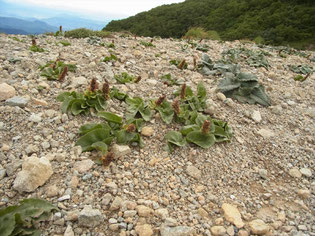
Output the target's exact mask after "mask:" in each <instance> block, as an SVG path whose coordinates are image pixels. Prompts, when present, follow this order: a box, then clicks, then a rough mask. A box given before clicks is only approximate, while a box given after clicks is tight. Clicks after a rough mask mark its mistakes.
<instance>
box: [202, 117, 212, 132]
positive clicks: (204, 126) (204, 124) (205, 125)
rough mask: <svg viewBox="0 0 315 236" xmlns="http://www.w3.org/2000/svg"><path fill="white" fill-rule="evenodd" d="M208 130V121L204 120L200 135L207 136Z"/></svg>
mask: <svg viewBox="0 0 315 236" xmlns="http://www.w3.org/2000/svg"><path fill="white" fill-rule="evenodd" d="M209 130H210V121H209V120H205V122H203V124H202V128H201V133H203V134H207V133H208V132H209Z"/></svg>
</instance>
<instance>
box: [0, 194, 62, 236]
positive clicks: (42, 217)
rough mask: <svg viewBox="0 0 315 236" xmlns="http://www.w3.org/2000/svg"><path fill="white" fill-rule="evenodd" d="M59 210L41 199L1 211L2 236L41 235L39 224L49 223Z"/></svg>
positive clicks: (30, 199)
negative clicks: (52, 215) (53, 214)
mask: <svg viewBox="0 0 315 236" xmlns="http://www.w3.org/2000/svg"><path fill="white" fill-rule="evenodd" d="M55 211H58V208H57V207H55V206H54V205H52V204H51V203H49V202H47V201H45V200H41V199H33V198H29V199H24V200H22V201H20V204H19V205H15V206H9V207H6V208H2V209H0V233H1V236H13V235H40V231H39V230H38V229H37V228H36V227H37V226H36V225H37V224H38V223H39V222H42V221H47V220H49V219H50V218H51V214H52V213H53V212H55Z"/></svg>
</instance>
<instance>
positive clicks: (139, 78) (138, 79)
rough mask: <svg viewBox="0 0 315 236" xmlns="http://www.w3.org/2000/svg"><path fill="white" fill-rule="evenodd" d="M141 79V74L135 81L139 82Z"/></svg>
mask: <svg viewBox="0 0 315 236" xmlns="http://www.w3.org/2000/svg"><path fill="white" fill-rule="evenodd" d="M140 80H141V76H140V75H139V76H138V77H137V78H136V80H135V83H139V82H140Z"/></svg>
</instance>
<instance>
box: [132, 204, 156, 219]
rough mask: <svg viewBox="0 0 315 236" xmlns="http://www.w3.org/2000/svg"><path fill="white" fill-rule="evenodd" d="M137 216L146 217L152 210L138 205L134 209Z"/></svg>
mask: <svg viewBox="0 0 315 236" xmlns="http://www.w3.org/2000/svg"><path fill="white" fill-rule="evenodd" d="M136 210H137V212H138V215H139V216H142V217H148V216H150V215H151V214H152V213H153V210H152V209H151V208H150V207H147V206H144V205H139V206H137V207H136Z"/></svg>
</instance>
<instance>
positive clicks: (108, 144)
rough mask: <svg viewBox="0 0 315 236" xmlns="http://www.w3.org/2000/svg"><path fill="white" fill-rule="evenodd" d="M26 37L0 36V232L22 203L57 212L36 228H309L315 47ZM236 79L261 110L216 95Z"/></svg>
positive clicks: (236, 233)
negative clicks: (262, 96)
mask: <svg viewBox="0 0 315 236" xmlns="http://www.w3.org/2000/svg"><path fill="white" fill-rule="evenodd" d="M61 42H62V43H61ZM36 43H37V45H38V46H39V47H42V48H43V49H44V50H45V51H44V52H41V53H39V52H33V51H31V50H30V49H29V47H30V45H31V39H30V38H29V37H28V36H26V35H15V37H12V36H11V35H5V34H0V196H1V197H0V213H1V214H0V235H2V233H3V232H4V231H2V230H4V229H8V227H11V226H12V222H13V223H14V220H16V221H17V222H19V223H20V224H22V223H23V222H22V221H21V220H20V219H21V216H20V215H18V214H15V215H13V214H9V215H8V212H4V211H1V210H3V209H4V208H5V207H8V206H11V205H15V204H18V202H19V201H20V200H22V199H25V198H40V199H45V200H47V201H48V202H50V203H52V204H54V205H55V206H56V207H58V212H55V213H54V214H53V216H52V217H48V216H49V215H48V214H47V215H46V216H47V217H46V219H47V220H46V221H43V222H41V223H36V224H35V225H36V227H39V228H40V230H41V231H42V235H45V236H48V235H56V236H57V235H64V236H73V235H80V236H89V235H90V236H129V235H132V236H170V235H172V236H183V235H186V236H212V235H214V236H216V235H222V236H226V235H229V236H249V235H266V236H272V235H275V236H276V235H279V236H280V235H283V236H284V235H295V236H307V235H314V231H315V228H314V226H315V219H314V206H315V204H314V203H315V196H314V192H315V185H314V181H315V169H314V167H315V152H314V144H315V126H314V123H315V122H314V121H315V99H314V98H315V82H314V81H315V73H314V72H313V73H312V71H314V69H315V63H314V61H315V53H314V52H313V51H296V50H292V49H290V48H284V47H273V46H263V45H260V46H258V45H255V44H251V43H241V42H240V41H233V42H218V41H211V40H204V41H203V42H202V43H201V44H199V41H194V40H191V41H190V42H188V41H187V40H181V39H161V38H147V37H137V38H135V37H134V36H128V35H126V34H124V35H121V34H120V33H119V34H118V33H117V34H113V35H112V37H111V38H97V37H92V38H84V39H82V38H81V39H77V38H75V39H71V38H63V37H62V36H58V37H54V36H49V35H37V36H36ZM150 43H151V44H150ZM63 45H68V46H63ZM201 50H202V51H201ZM206 55H208V56H209V58H210V59H211V61H210V60H209V58H208V59H207V57H206ZM57 59H58V60H57ZM183 59H185V61H186V63H187V65H186V66H185V63H183V62H182V60H183ZM176 61H179V62H182V63H180V64H181V65H182V66H179V65H178V66H176V65H174V64H176V63H177V62H176ZM47 63H50V64H47ZM63 63H65V64H67V68H68V72H67V73H64V71H67V70H66V69H64V68H65V67H64V68H63V69H61V68H62V67H61V65H62V64H63ZM46 64H47V65H46ZM45 65H46V67H45ZM73 65H76V68H75V67H74V66H73ZM205 65H206V67H205ZM180 67H181V69H180ZM40 68H41V69H42V71H41V69H40ZM55 71H57V72H58V73H60V74H61V75H62V74H63V75H65V77H63V78H62V77H60V78H59V74H58V73H57V74H54V73H53V72H55ZM199 71H202V72H205V73H206V74H207V75H204V74H202V73H200V72H199ZM124 72H125V73H128V74H129V75H130V76H120V75H126V74H122V73H124ZM235 73H236V75H237V78H240V79H242V80H241V82H240V81H238V83H239V84H236V85H235V84H234V85H233V86H232V88H233V89H234V88H239V87H238V86H239V85H240V84H242V87H241V89H243V90H242V91H240V93H238V94H237V95H238V96H239V97H240V95H241V92H242V93H243V94H245V95H247V94H248V93H249V91H251V89H252V88H254V87H255V86H256V85H257V83H256V82H257V81H256V80H258V82H259V84H260V85H261V86H264V88H265V92H266V94H267V95H268V97H269V98H270V104H268V105H270V106H262V105H259V104H248V103H242V102H240V101H238V100H237V99H234V98H233V99H231V98H229V97H226V96H228V94H227V95H226V96H225V94H223V93H222V92H220V91H219V90H218V85H219V84H221V85H222V82H220V81H221V80H222V79H223V78H228V79H229V78H234V77H233V76H234V74H235ZM300 73H302V74H300ZM115 75H116V76H115ZM298 75H300V77H302V80H303V79H305V80H304V81H296V80H294V78H296V77H297V76H298ZM131 76H133V77H131ZM139 76H140V78H139ZM300 77H298V78H300ZM92 79H93V80H92ZM234 79H236V78H234ZM90 81H94V82H93V83H92V84H90ZM248 83H249V86H245V84H246V85H248ZM96 84H99V89H101V91H98V92H95V90H96V89H97V86H96ZM243 85H244V86H243ZM114 87H115V88H116V89H115V88H114ZM255 88H256V87H255ZM178 90H180V92H179V94H178V95H176V94H174V92H175V91H178ZM64 92H68V93H64ZM70 92H72V93H70ZM74 92H75V93H74ZM109 92H110V93H109ZM83 93H84V94H83ZM60 94H62V96H59V95H60ZM74 94H75V95H74ZM162 95H165V97H164V99H165V100H164V101H163V102H162V101H161V99H158V98H160V97H162ZM72 96H73V97H72ZM57 97H58V99H57ZM137 97H138V98H137ZM239 97H238V98H239ZM74 99H76V100H74ZM141 99H143V102H139V101H140V100H141ZM150 99H152V102H150ZM84 101H87V102H86V103H84ZM158 101H160V103H159V102H158ZM161 102H162V103H161ZM167 102H169V103H167ZM167 104H172V105H167ZM89 108H90V109H89ZM102 109H104V111H105V112H104V111H103V113H100V114H99V115H101V116H102V118H101V117H99V116H98V115H97V114H98V112H97V111H98V110H102ZM62 111H63V112H62ZM165 111H166V112H165ZM127 115H128V116H129V117H127ZM170 115H171V116H170ZM187 115H189V119H188V118H187V117H188V116H187ZM130 117H135V119H133V118H132V119H131V120H130V119H128V118H130ZM139 117H142V118H145V119H146V121H144V120H141V118H139ZM170 117H171V119H169V118H170ZM166 118H167V119H169V120H167V121H169V122H168V123H167V122H166V121H165V119H166ZM127 119H128V120H129V121H128V122H130V123H128V122H127ZM141 122H142V124H141ZM95 124H99V125H95ZM83 125H85V126H83ZM82 126H83V127H82ZM230 128H231V129H232V131H233V136H232V137H231V135H230V134H231V133H230V132H231V130H230ZM170 131H173V132H174V131H178V132H179V131H182V133H176V134H177V136H175V135H173V136H172V135H171V138H168V137H167V134H169V133H168V132H170ZM227 132H228V133H229V135H227ZM171 134H172V133H171ZM173 134H174V133H173ZM181 136H185V137H186V138H185V139H184V138H182V137H181ZM198 137H202V138H201V139H199V138H198ZM167 140H169V143H168V144H169V146H171V147H173V148H174V150H173V152H167V151H166V150H165V147H169V146H168V145H167ZM192 141H194V142H195V143H193V142H192ZM199 145H209V146H207V148H202V147H200V146H199ZM93 149H94V150H93ZM108 151H110V152H108ZM9 209H11V210H12V208H9ZM13 210H14V208H13ZM24 213H25V214H34V215H35V218H37V217H38V216H39V215H40V214H42V211H34V209H31V211H29V212H26V210H25V211H24ZM44 213H45V214H46V211H45V212H44ZM6 216H7V217H6ZM22 216H23V215H22ZM40 216H42V215H40ZM40 218H45V215H44V217H40ZM3 222H5V223H3ZM28 224H32V222H31V221H28ZM13 225H14V224H13ZM18 226H20V225H18ZM28 230H29V231H30V230H31V229H28ZM6 232H8V231H6ZM6 235H9V234H6ZM38 235H39V234H38Z"/></svg>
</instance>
